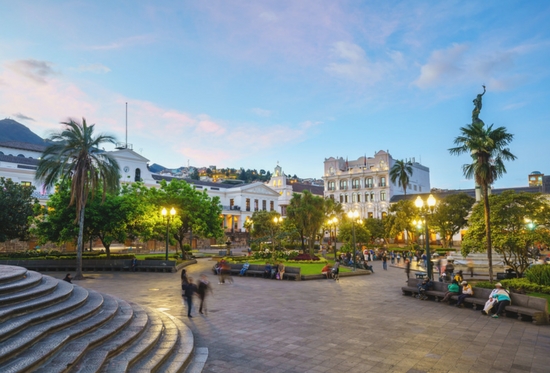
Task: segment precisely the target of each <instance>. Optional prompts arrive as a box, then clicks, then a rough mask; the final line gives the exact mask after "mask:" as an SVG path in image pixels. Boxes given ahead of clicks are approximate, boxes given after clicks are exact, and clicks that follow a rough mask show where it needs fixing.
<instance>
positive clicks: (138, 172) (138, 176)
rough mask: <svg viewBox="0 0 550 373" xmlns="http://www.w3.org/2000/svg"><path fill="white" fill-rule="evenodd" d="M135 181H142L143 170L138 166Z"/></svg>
mask: <svg viewBox="0 0 550 373" xmlns="http://www.w3.org/2000/svg"><path fill="white" fill-rule="evenodd" d="M134 181H141V170H140V169H139V168H136V173H135V177H134Z"/></svg>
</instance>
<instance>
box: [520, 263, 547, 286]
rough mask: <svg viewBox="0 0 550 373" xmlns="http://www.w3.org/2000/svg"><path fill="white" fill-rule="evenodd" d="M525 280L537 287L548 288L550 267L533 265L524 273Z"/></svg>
mask: <svg viewBox="0 0 550 373" xmlns="http://www.w3.org/2000/svg"><path fill="white" fill-rule="evenodd" d="M524 275H525V278H526V279H528V280H529V281H531V282H534V283H535V284H538V285H545V286H550V265H542V264H541V265H534V266H531V268H529V269H528V270H527V271H525V273H524Z"/></svg>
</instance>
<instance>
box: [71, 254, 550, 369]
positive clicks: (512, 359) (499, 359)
mask: <svg viewBox="0 0 550 373" xmlns="http://www.w3.org/2000/svg"><path fill="white" fill-rule="evenodd" d="M212 264H213V263H212V262H210V261H206V260H199V264H197V265H193V266H190V267H188V272H189V273H190V274H191V275H192V276H194V277H195V278H198V275H199V274H200V273H206V274H208V276H209V277H210V279H211V281H212V282H213V287H214V295H213V296H212V297H210V299H209V311H210V312H209V315H208V317H201V316H200V315H198V313H197V312H196V311H195V312H194V315H195V317H194V318H192V319H187V317H186V316H185V315H186V313H185V310H184V307H183V305H182V301H181V296H180V290H179V278H180V277H179V276H180V274H179V273H174V274H167V273H90V274H89V276H91V277H93V278H92V279H88V280H85V281H79V282H78V284H79V285H82V286H85V287H88V288H91V289H95V290H99V291H102V292H106V293H110V294H114V295H116V296H118V297H121V298H123V299H127V300H131V301H135V302H137V303H140V304H144V305H148V306H153V307H155V308H159V309H163V310H166V312H168V313H170V314H172V315H174V316H177V317H180V318H181V319H182V320H183V321H184V322H185V323H186V324H187V325H188V326H190V327H191V328H192V330H193V333H194V335H195V346H197V347H208V348H209V356H208V360H207V363H206V366H205V369H204V372H240V373H242V372H346V373H353V372H460V373H464V372H550V326H535V325H532V324H531V323H529V322H520V321H517V320H515V319H506V318H500V319H491V318H488V317H486V316H482V315H481V314H480V312H476V311H473V310H471V309H457V308H455V307H452V306H447V305H445V304H440V303H435V302H431V301H419V300H417V299H414V298H411V297H404V296H402V295H401V290H400V288H401V286H402V285H403V284H405V274H404V272H403V270H402V269H400V268H394V267H389V268H388V270H387V271H383V270H382V268H381V263H380V262H375V263H374V265H375V268H374V269H375V274H373V275H370V276H360V277H348V278H342V279H341V280H340V282H339V283H335V282H333V281H328V280H318V281H302V282H292V281H275V280H263V279H259V278H258V279H254V278H236V279H235V283H234V284H233V285H218V283H217V279H216V278H215V277H214V276H213V275H212V274H211V272H210V267H211V266H212Z"/></svg>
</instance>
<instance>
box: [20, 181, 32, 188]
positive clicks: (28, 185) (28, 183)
mask: <svg viewBox="0 0 550 373" xmlns="http://www.w3.org/2000/svg"><path fill="white" fill-rule="evenodd" d="M21 185H23V186H26V187H30V186H32V183H31V182H30V181H22V182H21Z"/></svg>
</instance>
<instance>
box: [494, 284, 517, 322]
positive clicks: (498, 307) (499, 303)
mask: <svg viewBox="0 0 550 373" xmlns="http://www.w3.org/2000/svg"><path fill="white" fill-rule="evenodd" d="M495 287H496V288H497V291H496V292H495V294H493V298H494V299H495V300H496V304H494V305H493V308H492V311H493V313H494V315H493V316H492V317H494V318H495V319H498V317H499V316H502V314H503V313H504V310H505V309H506V306H509V305H510V304H511V303H512V299H511V298H510V293H508V291H507V290H505V289H503V288H502V284H501V283H500V282H499V283H497V284H495Z"/></svg>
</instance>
